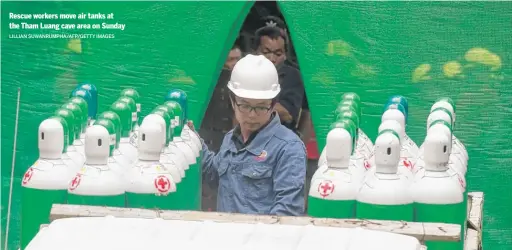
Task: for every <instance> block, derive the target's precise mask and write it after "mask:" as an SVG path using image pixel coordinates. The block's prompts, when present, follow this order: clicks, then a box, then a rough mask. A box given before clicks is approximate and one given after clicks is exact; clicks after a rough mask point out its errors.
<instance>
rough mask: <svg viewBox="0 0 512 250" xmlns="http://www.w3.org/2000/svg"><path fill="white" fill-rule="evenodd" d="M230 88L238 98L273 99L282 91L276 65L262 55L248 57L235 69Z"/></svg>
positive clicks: (239, 62)
mask: <svg viewBox="0 0 512 250" xmlns="http://www.w3.org/2000/svg"><path fill="white" fill-rule="evenodd" d="M228 88H229V89H230V90H231V91H232V92H233V94H235V95H236V96H238V97H241V98H248V99H273V98H275V97H276V96H277V95H278V94H279V91H281V87H280V86H279V77H278V75H277V69H276V67H275V66H274V64H273V63H272V62H271V61H270V60H268V59H267V58H266V57H264V56H262V55H257V56H256V55H247V56H245V57H244V58H242V59H240V60H239V61H238V62H237V63H236V64H235V67H233V71H232V72H231V79H230V80H229V82H228Z"/></svg>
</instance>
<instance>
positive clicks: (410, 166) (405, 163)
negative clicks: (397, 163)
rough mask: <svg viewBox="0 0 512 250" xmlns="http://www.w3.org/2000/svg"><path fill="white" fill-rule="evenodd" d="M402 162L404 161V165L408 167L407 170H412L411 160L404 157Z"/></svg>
mask: <svg viewBox="0 0 512 250" xmlns="http://www.w3.org/2000/svg"><path fill="white" fill-rule="evenodd" d="M403 163H404V166H405V167H406V168H408V169H409V170H412V169H413V168H414V166H413V165H412V162H411V161H410V160H407V159H405V160H403Z"/></svg>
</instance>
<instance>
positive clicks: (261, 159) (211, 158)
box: [189, 55, 307, 215]
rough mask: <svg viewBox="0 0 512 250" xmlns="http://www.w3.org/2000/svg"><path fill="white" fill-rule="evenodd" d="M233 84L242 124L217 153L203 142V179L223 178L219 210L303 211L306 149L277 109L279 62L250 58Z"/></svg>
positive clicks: (234, 103) (238, 69) (233, 100)
mask: <svg viewBox="0 0 512 250" xmlns="http://www.w3.org/2000/svg"><path fill="white" fill-rule="evenodd" d="M228 88H229V90H230V91H231V94H230V100H231V105H232V106H233V109H234V111H235V117H236V119H237V120H238V122H239V125H237V126H236V127H235V128H234V129H233V130H231V131H229V132H228V133H227V134H226V136H225V137H224V140H223V142H222V145H221V147H220V150H219V152H218V153H217V154H215V153H214V152H212V151H210V150H208V147H207V146H206V145H205V144H204V143H203V153H204V157H203V162H202V166H203V178H204V179H206V180H209V181H214V180H216V179H218V181H219V191H218V196H217V211H219V212H231V213H246V214H270V215H301V214H303V213H304V183H305V176H306V161H307V160H306V149H305V147H304V144H303V142H302V141H301V139H300V138H299V137H298V136H297V135H296V134H295V133H294V132H292V131H291V130H289V129H288V128H286V127H285V126H283V125H281V122H280V119H279V115H278V114H277V112H276V111H275V110H274V106H275V104H276V103H277V99H276V98H277V96H278V94H279V91H280V90H281V88H280V86H279V79H278V74H277V70H276V68H275V66H274V64H272V62H271V61H270V60H268V59H267V58H265V57H264V56H261V55H259V56H255V55H247V56H245V57H244V58H242V59H241V60H240V61H238V62H237V63H236V64H235V67H234V68H233V71H232V73H231V78H230V81H229V82H228ZM189 125H191V124H189Z"/></svg>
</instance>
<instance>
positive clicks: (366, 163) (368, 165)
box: [364, 161, 372, 170]
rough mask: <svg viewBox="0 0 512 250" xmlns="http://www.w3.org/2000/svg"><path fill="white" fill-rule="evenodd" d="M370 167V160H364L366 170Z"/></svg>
mask: <svg viewBox="0 0 512 250" xmlns="http://www.w3.org/2000/svg"><path fill="white" fill-rule="evenodd" d="M371 167H372V166H371V165H370V162H368V161H364V168H365V169H366V170H368V169H370V168H371Z"/></svg>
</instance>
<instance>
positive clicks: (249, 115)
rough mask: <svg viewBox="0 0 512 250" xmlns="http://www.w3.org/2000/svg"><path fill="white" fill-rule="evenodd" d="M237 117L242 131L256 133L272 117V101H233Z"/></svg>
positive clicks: (242, 99) (244, 99) (241, 99)
mask: <svg viewBox="0 0 512 250" xmlns="http://www.w3.org/2000/svg"><path fill="white" fill-rule="evenodd" d="M231 105H232V106H233V110H235V117H236V119H237V121H238V123H239V124H240V127H241V128H242V129H245V130H248V131H251V132H254V131H256V130H258V129H260V128H261V127H262V126H263V125H265V124H266V123H267V122H268V120H269V119H270V116H271V115H272V111H273V107H272V100H259V99H246V98H239V97H235V98H234V99H231Z"/></svg>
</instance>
